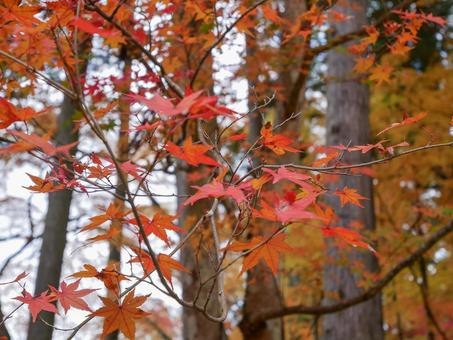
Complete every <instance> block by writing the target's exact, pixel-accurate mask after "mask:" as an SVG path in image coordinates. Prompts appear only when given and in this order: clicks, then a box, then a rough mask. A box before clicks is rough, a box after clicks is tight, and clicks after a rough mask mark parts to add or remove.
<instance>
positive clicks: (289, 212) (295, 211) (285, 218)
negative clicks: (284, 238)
mask: <svg viewBox="0 0 453 340" xmlns="http://www.w3.org/2000/svg"><path fill="white" fill-rule="evenodd" d="M316 197H317V194H316V193H314V192H310V193H308V194H307V195H306V196H305V197H303V198H301V199H299V200H292V199H288V198H286V199H285V200H281V201H280V204H279V206H278V207H277V208H276V209H275V214H276V215H277V217H278V220H279V221H280V222H282V223H288V222H296V221H300V220H305V219H320V218H319V217H318V216H317V215H315V214H314V213H312V212H310V211H306V210H305V209H307V208H308V206H310V205H311V204H312V203H314V202H315V201H316Z"/></svg>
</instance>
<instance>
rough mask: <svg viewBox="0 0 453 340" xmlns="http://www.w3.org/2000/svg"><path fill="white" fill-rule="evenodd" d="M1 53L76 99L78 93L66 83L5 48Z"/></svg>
mask: <svg viewBox="0 0 453 340" xmlns="http://www.w3.org/2000/svg"><path fill="white" fill-rule="evenodd" d="M0 55H1V56H3V57H5V58H7V59H9V60H11V61H13V62H15V63H16V64H19V65H21V66H23V67H24V68H25V69H26V70H27V71H28V72H31V73H34V74H36V75H37V76H39V77H40V78H41V79H42V80H43V81H45V82H46V83H47V84H48V85H49V86H52V87H53V88H55V89H57V90H59V91H61V92H63V93H64V94H65V95H67V96H68V97H69V98H71V99H76V98H77V95H76V94H75V93H74V92H72V91H71V90H70V89H68V88H67V87H65V86H64V85H61V84H60V83H58V82H56V81H55V80H53V79H50V78H49V77H47V76H46V75H45V74H44V73H42V72H41V71H38V70H37V69H36V68H34V67H33V66H31V65H29V64H27V63H26V62H24V61H22V60H20V59H18V58H16V57H15V56H13V55H11V54H9V53H8V52H5V51H3V50H0Z"/></svg>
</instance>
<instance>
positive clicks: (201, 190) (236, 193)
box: [184, 180, 245, 206]
mask: <svg viewBox="0 0 453 340" xmlns="http://www.w3.org/2000/svg"><path fill="white" fill-rule="evenodd" d="M193 188H196V189H198V191H197V192H196V193H195V194H194V195H192V196H191V197H189V198H188V199H187V200H186V201H185V202H184V205H185V206H186V205H189V204H190V205H193V204H194V203H195V202H196V201H198V200H201V199H203V198H208V197H214V198H219V197H223V196H231V197H232V198H233V199H234V200H235V201H236V202H237V203H238V204H240V203H242V202H244V201H245V195H244V193H243V192H242V190H241V189H239V188H238V187H235V186H232V185H230V186H227V187H226V188H225V186H224V185H223V184H222V183H220V182H219V181H217V180H213V181H212V182H211V183H208V184H205V185H203V186H201V187H200V186H193Z"/></svg>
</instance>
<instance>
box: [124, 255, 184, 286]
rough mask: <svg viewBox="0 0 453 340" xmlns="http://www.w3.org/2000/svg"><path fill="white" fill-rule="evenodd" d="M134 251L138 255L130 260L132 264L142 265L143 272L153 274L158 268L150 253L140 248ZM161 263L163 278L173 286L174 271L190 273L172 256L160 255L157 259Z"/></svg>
mask: <svg viewBox="0 0 453 340" xmlns="http://www.w3.org/2000/svg"><path fill="white" fill-rule="evenodd" d="M132 250H133V251H134V252H135V253H136V254H137V256H135V257H133V258H132V259H130V260H129V262H130V263H141V264H142V266H143V270H144V271H145V273H146V274H151V273H152V272H153V271H154V270H155V269H156V267H155V266H154V263H153V260H152V259H151V257H150V256H149V254H148V253H146V252H145V251H143V250H142V249H140V248H137V247H133V248H132ZM157 260H158V261H159V267H160V270H161V272H162V275H163V277H165V278H166V279H167V280H168V282H170V284H171V285H173V282H172V279H171V274H172V272H173V270H179V271H181V272H189V270H188V269H187V268H186V267H184V266H183V265H182V264H181V263H179V262H178V261H176V260H174V259H172V258H171V256H168V255H165V254H159V256H158V257H157Z"/></svg>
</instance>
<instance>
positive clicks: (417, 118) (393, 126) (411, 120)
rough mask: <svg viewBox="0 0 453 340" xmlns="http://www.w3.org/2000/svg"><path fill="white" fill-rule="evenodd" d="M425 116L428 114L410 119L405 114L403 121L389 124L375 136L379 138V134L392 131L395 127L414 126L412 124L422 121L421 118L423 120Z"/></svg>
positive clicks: (421, 113)
mask: <svg viewBox="0 0 453 340" xmlns="http://www.w3.org/2000/svg"><path fill="white" fill-rule="evenodd" d="M427 114H428V112H420V113H419V114H418V115H416V116H413V117H410V116H408V115H407V114H405V115H404V116H403V120H402V121H401V122H399V123H393V124H391V125H390V126H388V127H386V128H385V129H384V130H382V131H381V132H379V133H378V134H377V135H376V136H379V135H380V134H383V133H384V132H386V131H388V130H390V129H394V128H396V127H400V126H406V125H410V124H414V123H416V122H418V121H419V120H422V119H423V118H425V117H426V115H427Z"/></svg>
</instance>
